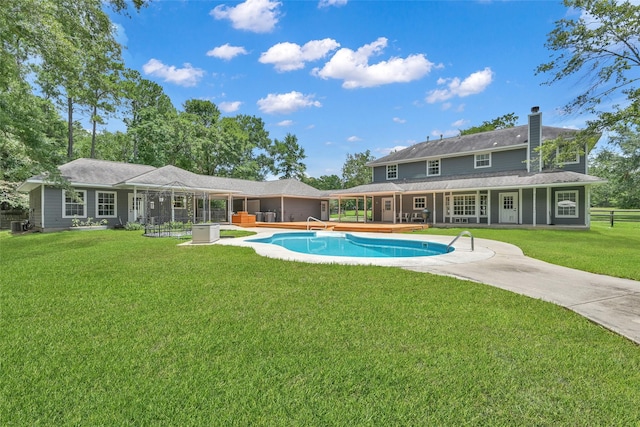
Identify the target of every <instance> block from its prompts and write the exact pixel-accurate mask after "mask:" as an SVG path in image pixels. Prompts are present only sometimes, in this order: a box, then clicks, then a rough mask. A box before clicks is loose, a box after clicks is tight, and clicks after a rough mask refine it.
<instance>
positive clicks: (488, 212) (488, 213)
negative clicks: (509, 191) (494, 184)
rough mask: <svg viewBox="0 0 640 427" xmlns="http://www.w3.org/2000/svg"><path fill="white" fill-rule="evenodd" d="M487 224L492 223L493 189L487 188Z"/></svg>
mask: <svg viewBox="0 0 640 427" xmlns="http://www.w3.org/2000/svg"><path fill="white" fill-rule="evenodd" d="M487 225H491V189H489V190H487Z"/></svg>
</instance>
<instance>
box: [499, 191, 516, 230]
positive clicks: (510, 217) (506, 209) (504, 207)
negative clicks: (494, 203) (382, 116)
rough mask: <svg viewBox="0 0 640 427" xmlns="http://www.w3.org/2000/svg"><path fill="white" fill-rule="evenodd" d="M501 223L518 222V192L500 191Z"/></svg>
mask: <svg viewBox="0 0 640 427" xmlns="http://www.w3.org/2000/svg"><path fill="white" fill-rule="evenodd" d="M500 223H501V224H517V223H518V193H500Z"/></svg>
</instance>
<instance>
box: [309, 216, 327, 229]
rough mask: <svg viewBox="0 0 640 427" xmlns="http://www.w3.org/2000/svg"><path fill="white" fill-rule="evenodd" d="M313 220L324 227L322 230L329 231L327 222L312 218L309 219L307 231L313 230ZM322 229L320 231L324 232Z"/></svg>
mask: <svg viewBox="0 0 640 427" xmlns="http://www.w3.org/2000/svg"><path fill="white" fill-rule="evenodd" d="M311 220H313V221H316V222H319V223H320V224H322V225H324V228H322V229H324V230H326V229H327V223H326V222H324V221H321V220H319V219H318V218H315V217H312V216H310V217H309V218H307V230H311V229H312V228H311V223H310V221H311ZM322 229H320V230H322ZM314 230H317V228H314Z"/></svg>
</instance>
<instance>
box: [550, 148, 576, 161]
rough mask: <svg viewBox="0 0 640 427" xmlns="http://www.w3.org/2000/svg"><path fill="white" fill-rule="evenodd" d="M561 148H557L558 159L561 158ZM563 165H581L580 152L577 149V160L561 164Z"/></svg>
mask: <svg viewBox="0 0 640 427" xmlns="http://www.w3.org/2000/svg"><path fill="white" fill-rule="evenodd" d="M560 148H561V147H556V159H558V158H559V157H560ZM561 163H562V164H563V165H579V164H580V150H578V149H577V148H576V158H575V160H573V161H566V162H561Z"/></svg>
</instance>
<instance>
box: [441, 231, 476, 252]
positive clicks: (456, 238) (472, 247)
mask: <svg viewBox="0 0 640 427" xmlns="http://www.w3.org/2000/svg"><path fill="white" fill-rule="evenodd" d="M461 236H469V237H471V252H473V251H474V249H475V248H474V243H473V234H471V232H470V231H468V230H464V231H461V232H460V234H458V235H457V236H456V237H455V239H453V240H452V241H451V243H449V244H448V245H447V252H449V248H450V247H451V245H453V244H454V243H455V242H456V240H458V239H459V238H460V237H461Z"/></svg>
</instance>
